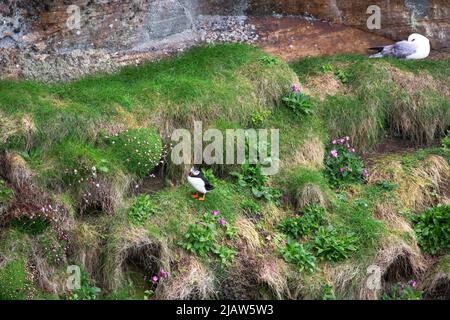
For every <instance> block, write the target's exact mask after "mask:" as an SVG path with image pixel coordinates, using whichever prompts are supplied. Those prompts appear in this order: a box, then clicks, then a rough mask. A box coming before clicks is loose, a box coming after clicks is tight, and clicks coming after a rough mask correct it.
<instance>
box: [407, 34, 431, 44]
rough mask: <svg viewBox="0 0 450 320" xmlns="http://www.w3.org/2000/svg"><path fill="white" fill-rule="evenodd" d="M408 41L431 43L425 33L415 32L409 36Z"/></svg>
mask: <svg viewBox="0 0 450 320" xmlns="http://www.w3.org/2000/svg"><path fill="white" fill-rule="evenodd" d="M408 41H409V42H417V43H419V45H422V44H428V45H430V40H428V38H427V37H424V36H423V35H421V34H418V33H413V34H412V35H410V36H409V38H408Z"/></svg>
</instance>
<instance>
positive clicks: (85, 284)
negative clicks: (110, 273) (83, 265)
mask: <svg viewBox="0 0 450 320" xmlns="http://www.w3.org/2000/svg"><path fill="white" fill-rule="evenodd" d="M101 291H102V290H101V289H100V288H98V287H96V286H95V285H93V284H92V283H91V281H90V280H89V277H88V275H87V273H86V272H85V271H84V270H82V272H81V279H80V288H79V289H75V290H73V291H72V292H71V293H70V294H69V295H68V296H67V300H97V298H98V296H99V294H100V293H101Z"/></svg>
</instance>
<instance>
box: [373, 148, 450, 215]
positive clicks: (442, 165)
mask: <svg viewBox="0 0 450 320" xmlns="http://www.w3.org/2000/svg"><path fill="white" fill-rule="evenodd" d="M449 179H450V166H449V164H448V163H447V161H446V160H445V159H444V158H442V157H440V156H437V155H430V156H428V157H427V158H426V159H424V160H423V161H422V162H421V165H420V166H413V167H412V168H407V167H405V166H404V165H403V164H402V160H401V159H400V158H399V157H398V156H388V157H385V158H381V159H377V160H375V162H374V163H373V165H372V167H371V168H370V175H369V177H368V182H369V183H371V184H372V183H377V182H383V181H391V182H393V183H396V184H398V185H399V188H398V189H397V190H395V191H394V193H395V195H396V197H397V198H398V199H399V201H400V204H401V205H402V206H403V207H404V208H408V209H412V210H416V211H420V210H423V209H424V208H426V207H428V206H431V205H434V204H436V203H437V202H440V201H441V200H445V198H446V197H447V196H446V195H445V193H443V192H442V191H445V190H444V189H445V188H446V187H445V186H446V185H447V183H448V180H449Z"/></svg>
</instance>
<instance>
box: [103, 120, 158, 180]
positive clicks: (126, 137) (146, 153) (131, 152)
mask: <svg viewBox="0 0 450 320" xmlns="http://www.w3.org/2000/svg"><path fill="white" fill-rule="evenodd" d="M108 143H110V145H111V147H112V150H113V152H114V154H116V155H117V156H118V157H119V158H120V160H121V161H122V162H123V164H124V166H125V167H126V168H127V170H128V171H129V172H130V173H132V174H135V175H136V176H138V177H140V178H142V177H145V176H146V175H148V174H149V173H151V172H152V171H153V169H155V167H156V166H157V165H158V164H159V162H160V161H161V154H162V142H161V138H160V137H159V136H158V135H157V134H156V133H155V132H154V131H153V130H150V129H146V128H140V129H133V130H127V131H123V132H121V133H118V134H116V135H114V136H113V137H111V138H109V139H108Z"/></svg>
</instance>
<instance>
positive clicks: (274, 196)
mask: <svg viewBox="0 0 450 320" xmlns="http://www.w3.org/2000/svg"><path fill="white" fill-rule="evenodd" d="M261 168H262V167H261V163H257V164H249V163H248V162H245V163H244V164H242V166H241V172H240V173H239V172H233V173H232V175H234V176H235V177H237V179H238V184H239V186H240V187H242V188H247V187H248V188H250V190H251V192H252V194H253V196H254V197H255V198H257V199H264V200H266V201H269V202H275V203H278V201H279V199H280V197H281V192H280V191H279V190H276V189H274V188H273V187H271V186H268V185H266V183H267V176H265V175H263V174H262V170H261Z"/></svg>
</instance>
